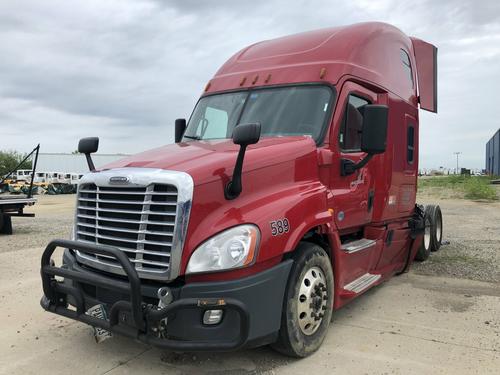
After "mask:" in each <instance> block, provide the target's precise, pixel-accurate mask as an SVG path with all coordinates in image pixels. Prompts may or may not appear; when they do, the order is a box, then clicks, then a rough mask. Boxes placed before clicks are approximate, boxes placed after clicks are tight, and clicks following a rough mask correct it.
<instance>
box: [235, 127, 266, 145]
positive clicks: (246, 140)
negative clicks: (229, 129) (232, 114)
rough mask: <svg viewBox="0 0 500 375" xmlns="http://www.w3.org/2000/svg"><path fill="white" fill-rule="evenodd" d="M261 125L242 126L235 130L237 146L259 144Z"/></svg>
mask: <svg viewBox="0 0 500 375" xmlns="http://www.w3.org/2000/svg"><path fill="white" fill-rule="evenodd" d="M259 139H260V124H259V123H258V122H257V123H254V124H240V125H236V127H235V128H234V130H233V142H234V144H236V145H240V146H248V145H253V144H254V143H257V142H259Z"/></svg>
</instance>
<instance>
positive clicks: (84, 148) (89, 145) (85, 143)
mask: <svg viewBox="0 0 500 375" xmlns="http://www.w3.org/2000/svg"><path fill="white" fill-rule="evenodd" d="M98 149H99V138H98V137H89V138H82V139H80V142H78V152H80V153H82V154H93V153H94V152H97V150H98Z"/></svg>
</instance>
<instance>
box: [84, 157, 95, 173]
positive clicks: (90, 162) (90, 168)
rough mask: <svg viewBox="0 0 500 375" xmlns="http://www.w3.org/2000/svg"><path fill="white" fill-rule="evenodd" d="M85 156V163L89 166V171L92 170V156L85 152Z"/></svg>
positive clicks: (93, 167) (93, 169)
mask: <svg viewBox="0 0 500 375" xmlns="http://www.w3.org/2000/svg"><path fill="white" fill-rule="evenodd" d="M85 157H86V158H87V164H88V166H89V170H90V171H91V172H94V171H95V166H94V162H93V161H92V156H90V154H85Z"/></svg>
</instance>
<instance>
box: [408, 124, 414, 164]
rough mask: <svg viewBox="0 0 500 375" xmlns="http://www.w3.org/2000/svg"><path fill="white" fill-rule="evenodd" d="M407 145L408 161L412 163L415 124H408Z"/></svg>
mask: <svg viewBox="0 0 500 375" xmlns="http://www.w3.org/2000/svg"><path fill="white" fill-rule="evenodd" d="M406 147H407V151H406V161H407V162H408V164H412V163H413V159H414V150H415V127H414V126H413V125H409V126H408V130H407V134H406Z"/></svg>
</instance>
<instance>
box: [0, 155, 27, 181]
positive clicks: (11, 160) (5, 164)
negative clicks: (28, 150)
mask: <svg viewBox="0 0 500 375" xmlns="http://www.w3.org/2000/svg"><path fill="white" fill-rule="evenodd" d="M25 157H26V154H22V153H20V152H17V151H11V150H9V151H0V177H1V176H5V175H6V174H7V173H9V172H10V171H12V170H13V169H14V168H16V166H17V165H18V164H19V163H20V162H21V161H22V160H23V159H24V158H25ZM17 169H31V160H30V159H28V160H26V161H25V162H24V163H23V164H21V165H20V166H19V167H18V168H17Z"/></svg>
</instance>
